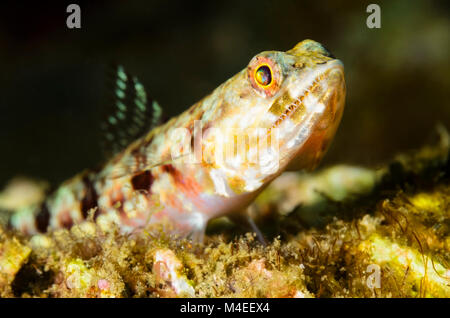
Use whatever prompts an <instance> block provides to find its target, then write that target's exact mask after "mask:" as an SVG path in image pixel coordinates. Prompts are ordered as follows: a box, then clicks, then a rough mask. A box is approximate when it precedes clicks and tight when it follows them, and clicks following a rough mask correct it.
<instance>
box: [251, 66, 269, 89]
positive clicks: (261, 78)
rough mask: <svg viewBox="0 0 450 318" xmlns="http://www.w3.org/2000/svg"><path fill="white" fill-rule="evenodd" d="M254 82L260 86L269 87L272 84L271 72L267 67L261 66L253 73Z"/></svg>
mask: <svg viewBox="0 0 450 318" xmlns="http://www.w3.org/2000/svg"><path fill="white" fill-rule="evenodd" d="M255 80H256V82H257V83H258V84H259V85H261V86H269V85H270V84H271V83H272V70H271V69H270V66H269V65H266V64H263V65H261V66H260V67H258V68H257V69H256V71H255Z"/></svg>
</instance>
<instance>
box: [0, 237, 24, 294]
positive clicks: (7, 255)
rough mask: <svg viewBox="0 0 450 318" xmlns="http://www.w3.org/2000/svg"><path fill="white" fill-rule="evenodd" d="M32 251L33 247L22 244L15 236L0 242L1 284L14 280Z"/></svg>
mask: <svg viewBox="0 0 450 318" xmlns="http://www.w3.org/2000/svg"><path fill="white" fill-rule="evenodd" d="M30 253H31V248H30V247H28V246H26V245H23V244H21V243H20V242H19V241H18V240H17V239H16V238H15V237H14V238H12V239H11V240H8V241H5V242H2V243H0V286H2V285H4V284H10V283H11V282H12V281H13V280H14V277H15V275H16V274H17V272H18V271H19V270H20V268H21V267H22V265H23V264H24V263H25V262H26V261H27V260H28V257H29V256H30Z"/></svg>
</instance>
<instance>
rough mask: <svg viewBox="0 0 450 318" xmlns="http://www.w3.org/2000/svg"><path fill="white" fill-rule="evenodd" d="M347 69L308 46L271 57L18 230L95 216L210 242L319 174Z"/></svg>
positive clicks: (78, 181) (84, 178) (27, 214)
mask: <svg viewBox="0 0 450 318" xmlns="http://www.w3.org/2000/svg"><path fill="white" fill-rule="evenodd" d="M344 101H345V80H344V72H343V65H342V63H341V62H340V61H339V60H337V59H335V58H334V57H332V56H331V54H330V53H329V52H328V51H327V50H326V49H324V48H323V46H322V45H320V44H319V43H317V42H315V41H312V40H305V41H302V42H300V43H298V44H297V45H296V46H295V47H294V48H293V49H291V50H289V51H287V52H279V51H266V52H262V53H260V54H258V55H256V56H255V57H253V58H252V59H251V61H250V63H249V64H248V66H247V67H246V68H245V69H243V70H242V71H241V72H239V73H237V74H236V75H235V76H233V77H232V78H230V79H229V80H227V81H226V82H225V83H223V84H222V85H220V86H219V87H217V88H216V89H215V90H214V91H213V92H212V93H211V94H210V95H208V96H206V97H205V98H203V99H202V100H200V101H199V102H198V103H196V104H194V105H193V106H192V107H190V108H189V109H188V110H186V111H185V112H183V113H182V114H180V115H179V116H177V117H174V118H172V119H171V120H169V121H168V122H166V123H165V124H163V125H160V126H158V127H156V128H154V129H152V130H151V131H149V132H148V133H147V134H146V135H144V136H143V137H141V138H138V139H137V140H135V141H134V142H132V143H131V144H130V145H129V146H128V147H126V148H125V149H124V150H123V151H121V152H119V153H118V154H117V155H115V156H114V157H112V158H111V159H110V160H109V161H108V162H106V164H104V166H103V167H102V168H101V169H100V170H97V171H85V172H83V173H81V174H79V175H77V176H75V177H74V178H72V179H69V180H68V181H66V182H64V183H63V184H62V185H61V186H60V187H59V188H58V189H57V190H56V191H54V192H53V193H52V194H51V195H50V196H49V197H48V198H47V199H46V200H45V201H44V202H43V203H42V204H40V205H39V206H36V207H30V208H28V209H24V210H22V211H19V212H17V213H15V214H14V215H13V216H12V218H11V220H10V225H11V226H12V227H13V228H15V229H18V230H20V231H22V232H24V233H28V234H33V233H38V232H45V231H47V230H49V229H58V228H64V227H65V228H69V227H71V226H72V225H73V224H78V223H80V222H83V221H84V220H86V219H87V218H88V216H89V213H93V217H94V219H95V220H96V221H97V222H99V223H101V224H108V222H115V223H116V224H118V225H119V227H120V228H121V229H122V231H124V232H131V231H134V230H137V229H141V228H144V227H146V226H148V225H161V226H162V227H163V230H164V231H167V232H170V233H174V234H179V235H181V236H192V237H194V238H196V239H199V240H201V239H202V236H203V233H204V230H205V227H206V224H207V223H208V221H209V220H211V219H213V218H216V217H219V216H223V215H231V214H233V213H238V212H239V211H242V210H243V209H244V208H245V207H246V206H247V205H249V204H250V203H251V202H252V201H253V200H254V199H255V197H256V196H257V195H258V194H259V193H260V192H261V191H262V190H263V189H264V188H265V187H266V186H267V185H268V184H269V183H270V182H271V181H272V180H273V179H275V178H276V177H277V176H278V175H280V174H281V173H282V172H283V171H285V170H288V169H289V170H292V169H296V170H302V169H303V170H310V169H313V168H315V167H316V166H317V164H318V163H319V162H320V160H321V158H322V157H323V155H324V154H325V152H326V150H327V148H328V146H329V144H330V142H331V140H332V138H333V136H334V135H335V132H336V129H337V127H338V125H339V122H340V120H341V117H342V112H343V109H344Z"/></svg>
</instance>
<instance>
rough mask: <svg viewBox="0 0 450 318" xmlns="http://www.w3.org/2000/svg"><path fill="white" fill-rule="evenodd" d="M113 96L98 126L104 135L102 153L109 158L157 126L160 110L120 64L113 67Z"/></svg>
mask: <svg viewBox="0 0 450 318" xmlns="http://www.w3.org/2000/svg"><path fill="white" fill-rule="evenodd" d="M113 70H114V72H113V74H112V76H110V79H112V83H111V84H112V85H111V84H110V85H108V86H110V87H111V86H112V87H113V94H112V95H113V96H112V98H109V103H108V106H107V107H105V110H106V112H105V118H104V122H103V123H102V125H101V128H102V132H103V134H104V138H103V140H104V145H103V148H104V152H105V155H106V156H108V157H109V156H112V155H114V154H116V153H118V152H120V151H121V150H123V149H124V148H125V147H126V146H127V145H128V144H130V143H131V142H133V141H134V140H136V139H137V138H139V137H141V136H143V135H144V134H145V133H147V132H149V131H150V130H151V129H152V128H154V127H156V126H157V125H158V124H160V121H161V115H162V110H161V107H160V106H159V104H158V103H157V102H156V101H155V100H153V99H152V98H149V97H148V96H147V93H146V91H145V88H144V86H143V85H142V84H141V82H140V81H139V80H138V78H137V77H136V76H132V75H130V74H129V73H128V72H126V71H125V69H124V67H123V66H122V65H117V66H114V67H113Z"/></svg>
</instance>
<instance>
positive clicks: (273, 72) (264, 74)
mask: <svg viewBox="0 0 450 318" xmlns="http://www.w3.org/2000/svg"><path fill="white" fill-rule="evenodd" d="M247 76H248V80H249V82H250V84H251V85H252V87H253V88H254V89H255V91H256V92H257V93H258V94H259V95H261V96H263V97H271V96H273V95H275V94H276V93H277V92H278V90H279V89H280V87H281V83H282V82H283V74H282V72H281V67H280V64H279V63H277V60H276V55H274V54H272V55H270V53H264V52H263V53H262V54H258V55H256V56H255V57H254V58H253V59H252V60H251V61H250V63H249V64H248V67H247Z"/></svg>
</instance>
